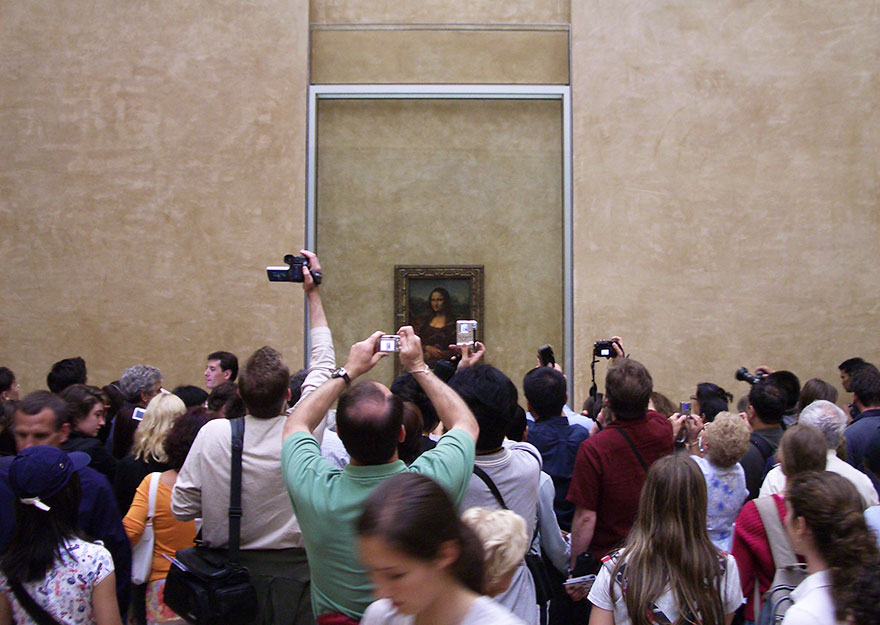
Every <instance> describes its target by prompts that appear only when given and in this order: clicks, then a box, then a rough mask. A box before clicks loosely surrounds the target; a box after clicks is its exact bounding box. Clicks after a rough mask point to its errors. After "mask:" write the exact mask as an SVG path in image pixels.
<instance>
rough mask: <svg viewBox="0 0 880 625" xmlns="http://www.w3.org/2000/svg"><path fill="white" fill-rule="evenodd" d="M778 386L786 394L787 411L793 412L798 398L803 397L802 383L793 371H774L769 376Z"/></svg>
mask: <svg viewBox="0 0 880 625" xmlns="http://www.w3.org/2000/svg"><path fill="white" fill-rule="evenodd" d="M767 379H768V380H771V381H772V382H773V383H774V384H776V386H778V387H779V388H781V389H782V390H783V392H784V393H785V409H786V410H791V409H792V408H794V407H795V406H797V401H798V397H800V396H801V381H800V380H798V377H797V376H796V375H795V374H793V373H792V372H791V371H774V372H773V373H771V374H770V375H768V376H767Z"/></svg>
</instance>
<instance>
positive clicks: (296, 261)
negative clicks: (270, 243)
mask: <svg viewBox="0 0 880 625" xmlns="http://www.w3.org/2000/svg"><path fill="white" fill-rule="evenodd" d="M306 251H307V250H302V251H301V252H300V254H303V255H302V256H294V255H293V254H285V255H284V262H285V263H287V266H284V265H272V266H269V267H266V275H267V276H268V277H269V282H305V279H306V276H307V275H310V274H311V277H312V280H313V281H314V283H315V284H316V285H317V284H321V280H322V279H323V277H324V276H323V274H322V273H321V271H320V266H316V267H311V266H310V263H311V261H312V260H317V258H316V257H315V255H314V254H312V253H311V252H309V253H308V254H306V253H305V252H306ZM304 269H305V271H304Z"/></svg>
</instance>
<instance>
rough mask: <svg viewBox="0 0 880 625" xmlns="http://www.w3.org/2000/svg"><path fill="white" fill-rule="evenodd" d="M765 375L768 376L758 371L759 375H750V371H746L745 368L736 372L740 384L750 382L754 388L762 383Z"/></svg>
mask: <svg viewBox="0 0 880 625" xmlns="http://www.w3.org/2000/svg"><path fill="white" fill-rule="evenodd" d="M765 375H766V374H765V373H763V372H761V371H758V372H757V373H754V374H752V373H749V370H748V369H746V368H745V367H740V368H739V369H737V370H736V379H737V380H739V381H740V382H748V383H749V384H751V385H752V386H754V385H755V384H757V383H758V382H760V381H761V378H763V377H764V376H765Z"/></svg>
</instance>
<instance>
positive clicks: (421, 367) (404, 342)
mask: <svg viewBox="0 0 880 625" xmlns="http://www.w3.org/2000/svg"><path fill="white" fill-rule="evenodd" d="M397 333H398V334H399V335H400V362H401V364H402V365H403V366H404V368H406V370H407V371H409V372H410V373H412V374H413V375H414V376H415V378H416V380H417V381H418V383H419V385H420V386H421V387H422V389H423V390H424V391H425V394H426V395H427V396H428V399H430V400H431V403H432V404H433V405H434V410H436V411H437V416H438V417H440V421H441V422H442V423H443V425H444V427H445V428H446V429H447V430H452V429H458V430H463V431H465V432H467V433H468V434H470V435H471V436H472V437H473V439H474V441H476V440H477V435H478V434H479V433H480V428H479V426H478V425H477V420H476V419H475V418H474V415H473V413H471V411H470V408H468V407H467V404H465V403H464V400H463V399H462V398H461V397H459V395H458V393H456V392H455V391H453V390H452V389H451V388H449V387H448V386H447V385H446V383H445V382H443V381H441V380H440V378H438V377H437V376H435V375H434V373H433V372H432V371H431V370H430V369H429V368H428V366H427V365H426V364H425V360H424V358H423V357H422V341H421V340H420V339H419V337H418V335H417V334H416V333H415V331H414V330H413V329H412V326H403V327H402V328H400V330H398V331H397ZM480 355H481V356H482V353H480Z"/></svg>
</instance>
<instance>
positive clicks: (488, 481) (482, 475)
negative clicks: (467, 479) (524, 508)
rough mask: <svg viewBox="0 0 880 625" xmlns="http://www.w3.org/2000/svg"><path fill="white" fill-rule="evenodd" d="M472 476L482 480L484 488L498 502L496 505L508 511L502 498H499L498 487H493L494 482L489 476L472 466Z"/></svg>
mask: <svg viewBox="0 0 880 625" xmlns="http://www.w3.org/2000/svg"><path fill="white" fill-rule="evenodd" d="M474 475H476V476H477V477H478V478H480V479H481V480H483V481H484V482H485V483H486V486H488V487H489V490H490V491H492V494H493V495H495V499H497V500H498V503H499V504H501V507H502V508H504V509H505V510H510V508H508V507H507V504H506V503H504V497H502V496H501V491H499V490H498V487H497V486H495V482H493V481H492V478H491V477H489V474H488V473H486V472H485V471H483V469H481V468H480V467H478V466H477V465H474Z"/></svg>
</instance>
